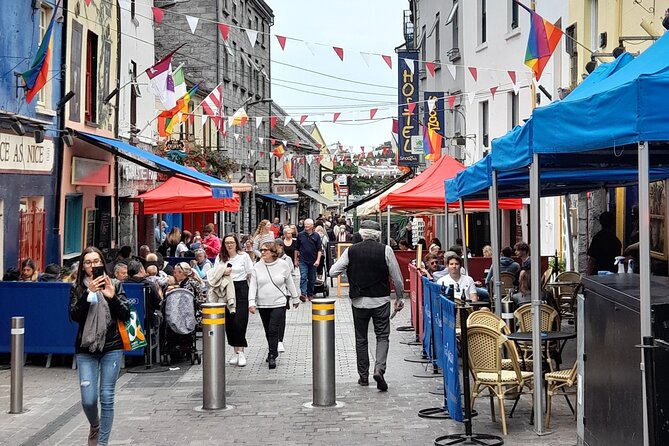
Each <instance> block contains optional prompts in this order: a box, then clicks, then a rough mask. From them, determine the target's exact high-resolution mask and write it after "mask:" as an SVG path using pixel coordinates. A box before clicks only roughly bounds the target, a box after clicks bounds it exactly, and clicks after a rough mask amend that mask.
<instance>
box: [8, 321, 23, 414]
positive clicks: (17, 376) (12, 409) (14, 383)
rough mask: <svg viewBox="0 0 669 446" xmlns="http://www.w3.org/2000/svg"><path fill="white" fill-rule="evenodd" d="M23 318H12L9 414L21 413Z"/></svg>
mask: <svg viewBox="0 0 669 446" xmlns="http://www.w3.org/2000/svg"><path fill="white" fill-rule="evenodd" d="M23 322H24V321H23V316H18V317H13V318H12V331H11V333H12V358H11V366H12V372H11V390H10V393H11V396H10V402H9V413H21V412H23V336H24V333H25V328H24V325H23Z"/></svg>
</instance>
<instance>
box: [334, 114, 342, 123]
mask: <svg viewBox="0 0 669 446" xmlns="http://www.w3.org/2000/svg"><path fill="white" fill-rule="evenodd" d="M340 116H341V113H340V112H335V113H334V115H332V122H333V123H335V122H337V119H339V117H340Z"/></svg>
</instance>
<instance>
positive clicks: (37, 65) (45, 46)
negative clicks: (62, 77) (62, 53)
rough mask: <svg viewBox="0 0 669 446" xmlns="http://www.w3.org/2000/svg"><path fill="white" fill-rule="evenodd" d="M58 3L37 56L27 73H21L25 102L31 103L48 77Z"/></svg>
mask: <svg viewBox="0 0 669 446" xmlns="http://www.w3.org/2000/svg"><path fill="white" fill-rule="evenodd" d="M59 5H60V1H59V2H58V3H57V4H56V7H55V8H53V15H52V16H51V22H49V27H48V28H47V29H46V32H45V33H44V38H43V39H42V43H40V45H39V48H38V49H37V54H35V58H34V59H33V62H32V63H31V64H30V68H29V69H28V71H24V72H23V73H21V77H23V80H24V81H25V83H26V100H27V101H28V103H30V102H32V100H33V98H34V97H35V95H37V93H39V91H40V90H41V89H42V87H44V85H46V83H47V81H48V77H49V64H50V63H51V47H52V46H53V24H54V23H55V22H56V20H55V19H56V12H57V11H58V6H59Z"/></svg>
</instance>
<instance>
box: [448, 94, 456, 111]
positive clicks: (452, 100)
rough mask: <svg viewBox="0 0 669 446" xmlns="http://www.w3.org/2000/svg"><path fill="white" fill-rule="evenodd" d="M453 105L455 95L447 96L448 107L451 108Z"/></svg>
mask: <svg viewBox="0 0 669 446" xmlns="http://www.w3.org/2000/svg"><path fill="white" fill-rule="evenodd" d="M454 105H455V95H450V96H449V97H448V108H451V109H452V108H453V106H454Z"/></svg>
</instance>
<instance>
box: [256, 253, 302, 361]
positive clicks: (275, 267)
mask: <svg viewBox="0 0 669 446" xmlns="http://www.w3.org/2000/svg"><path fill="white" fill-rule="evenodd" d="M287 300H290V303H291V304H292V305H293V307H294V308H297V306H298V305H299V303H300V302H299V299H298V293H297V290H296V289H295V285H294V283H293V279H292V277H291V273H290V267H289V266H288V263H287V262H286V261H284V260H282V259H280V258H279V249H278V248H277V246H276V244H275V243H274V242H269V243H263V244H262V245H260V261H259V262H258V263H256V264H255V266H254V267H253V271H252V273H251V282H250V283H249V312H251V313H252V314H255V313H256V310H257V311H258V312H259V313H260V319H261V320H262V325H263V328H264V329H265V337H266V338H267V345H268V347H269V353H268V355H267V363H268V365H269V368H270V369H275V368H276V358H277V356H279V351H278V348H279V331H280V330H281V322H282V321H283V320H284V318H285V317H286V301H287Z"/></svg>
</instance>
